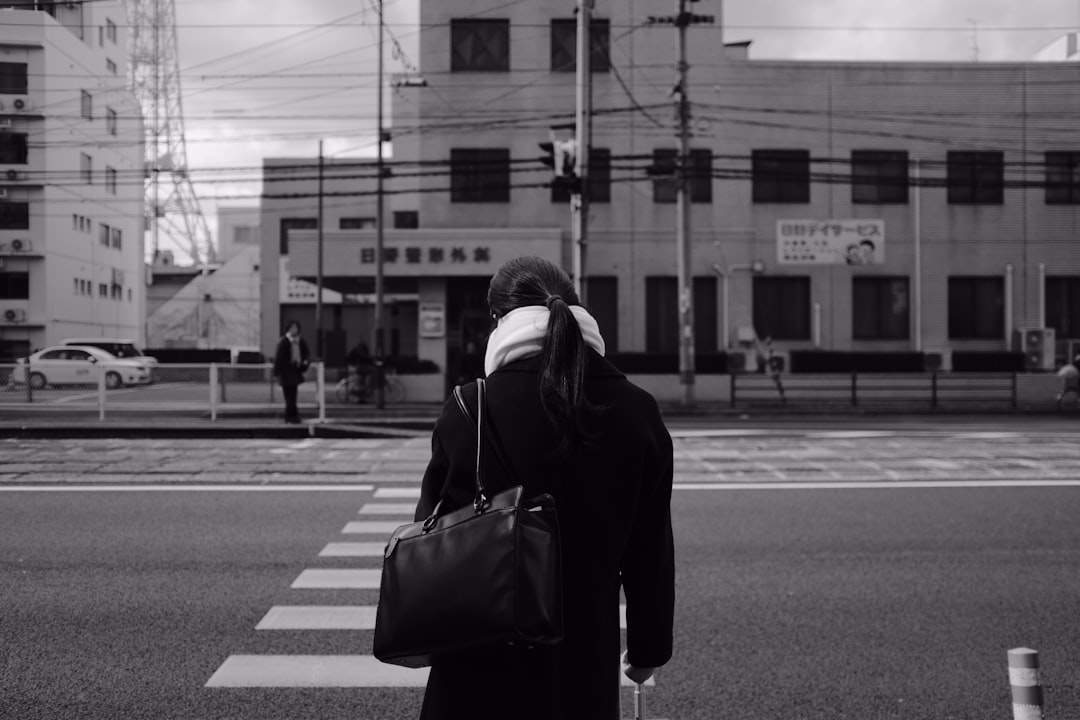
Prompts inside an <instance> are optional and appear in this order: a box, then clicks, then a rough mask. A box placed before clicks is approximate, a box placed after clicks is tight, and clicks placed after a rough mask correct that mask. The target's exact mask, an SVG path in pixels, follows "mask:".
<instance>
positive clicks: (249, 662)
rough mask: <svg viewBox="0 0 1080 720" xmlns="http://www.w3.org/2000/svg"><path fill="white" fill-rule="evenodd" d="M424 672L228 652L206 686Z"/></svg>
mask: <svg viewBox="0 0 1080 720" xmlns="http://www.w3.org/2000/svg"><path fill="white" fill-rule="evenodd" d="M428 672H429V669H428V668H416V669H412V668H403V667H399V666H397V665H387V664H386V663H383V662H380V661H379V660H377V659H376V658H375V657H374V656H372V655H231V656H229V657H228V658H226V659H225V662H223V663H222V664H221V667H219V668H218V669H217V672H215V673H214V674H213V675H212V676H211V677H210V679H209V680H207V681H206V687H233V688H238V687H245V688H275V687H324V688H329V687H339V688H358V687H424V686H425V685H427V678H428ZM619 677H620V678H621V680H622V684H623V686H624V687H632V686H633V684H634V683H632V682H631V681H630V680H629V679H627V677H626V676H625V675H623V674H622V673H619ZM645 684H646V685H650V686H655V685H656V681H655V679H654V678H649V681H648V682H646V683H645Z"/></svg>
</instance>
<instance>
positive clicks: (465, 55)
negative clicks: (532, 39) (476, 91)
mask: <svg viewBox="0 0 1080 720" xmlns="http://www.w3.org/2000/svg"><path fill="white" fill-rule="evenodd" d="M450 45H451V47H450V70H451V71H452V72H506V71H508V70H510V21H509V20H491V19H476V18H473V19H469V20H451V21H450Z"/></svg>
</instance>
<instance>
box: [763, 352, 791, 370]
mask: <svg viewBox="0 0 1080 720" xmlns="http://www.w3.org/2000/svg"><path fill="white" fill-rule="evenodd" d="M768 362H769V367H767V368H766V369H765V372H767V373H789V372H791V353H789V352H788V351H787V350H773V351H772V356H771V357H769V360H768Z"/></svg>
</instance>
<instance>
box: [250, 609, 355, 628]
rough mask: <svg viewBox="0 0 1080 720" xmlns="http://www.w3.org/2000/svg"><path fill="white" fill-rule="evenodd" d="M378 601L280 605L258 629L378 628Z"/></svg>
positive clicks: (265, 616)
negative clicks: (367, 603)
mask: <svg viewBox="0 0 1080 720" xmlns="http://www.w3.org/2000/svg"><path fill="white" fill-rule="evenodd" d="M375 612H376V607H375V606H374V605H342V606H327V605H285V606H282V605H277V606H275V607H272V608H270V610H269V611H268V612H267V613H266V615H264V616H263V619H262V620H260V621H259V624H258V625H256V626H255V629H256V630H374V629H375Z"/></svg>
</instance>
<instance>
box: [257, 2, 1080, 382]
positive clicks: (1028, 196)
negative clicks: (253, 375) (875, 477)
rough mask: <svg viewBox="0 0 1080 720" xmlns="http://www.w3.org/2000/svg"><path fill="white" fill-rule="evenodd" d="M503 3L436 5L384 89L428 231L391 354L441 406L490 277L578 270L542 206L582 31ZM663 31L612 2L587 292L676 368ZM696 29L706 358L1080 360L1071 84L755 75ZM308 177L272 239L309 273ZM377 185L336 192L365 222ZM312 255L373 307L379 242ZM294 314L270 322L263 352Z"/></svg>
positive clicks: (641, 349)
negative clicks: (762, 347)
mask: <svg viewBox="0 0 1080 720" xmlns="http://www.w3.org/2000/svg"><path fill="white" fill-rule="evenodd" d="M490 5H491V7H492V9H491V10H490V11H484V10H482V9H478V8H477V6H476V3H473V2H469V3H466V2H464V0H453V1H450V2H438V3H434V2H421V4H420V26H421V27H422V28H423V31H422V32H423V47H424V53H423V55H422V58H421V67H420V72H421V74H422V75H423V78H424V80H425V81H426V83H427V86H426V87H402V88H397V89H396V90H395V93H394V102H393V110H392V120H391V121H388V123H387V125H388V126H390V128H389V129H390V132H391V134H392V136H393V143H394V161H393V163H392V175H391V176H390V177H389V178H388V180H387V190H388V191H389V192H388V194H387V196H386V197H387V208H388V218H391V217H396V214H397V213H410V214H412V215H411V217H412V218H413V219H415V220H416V225H417V228H416V229H391V230H388V231H387V233H386V253H387V254H386V255H384V268H385V271H386V273H387V275H388V281H387V284H388V288H390V287H391V285H392V286H393V289H392V290H388V291H389V292H391V293H393V294H394V295H396V296H397V297H396V299H397V302H396V308H397V315H396V320H395V321H394V322H395V323H396V327H397V328H398V329H399V331H400V334H401V339H400V347H401V349H402V351H403V352H411V351H412V350H413V348H414V347H415V352H416V354H418V355H419V356H420V357H422V358H426V359H430V360H433V361H435V362H436V363H437V364H438V365H439V366H440V368H443V369H444V372H445V377H446V380H447V383H448V384H449V383H451V382H454V381H456V380H457V379H458V378H461V377H465V378H468V377H471V376H472V375H473V374H475V371H476V361H477V359H478V357H477V355H476V353H478V352H482V351H483V341H484V340H485V338H486V333H487V331H488V327H489V325H488V323H489V319H488V316H487V312H486V307H485V304H484V294H485V290H486V285H487V281H488V279H489V278H490V275H491V273H492V272H493V271H494V270H495V269H496V268H497V267H498V266H499V265H500V264H501V262H502V261H504V260H505V259H507V258H509V257H512V256H516V255H522V254H536V255H541V256H544V257H548V258H550V259H553V260H556V261H558V262H560V263H561V264H562V265H563V266H564V267H566V268H568V269H569V268H570V267H571V266H572V265H571V256H572V247H571V241H570V237H571V228H570V213H569V208H568V204H567V197H566V195H565V193H561V192H560V191H559V190H557V189H551V188H550V187H547V186H546V183H547V181H549V180H550V170H547V169H546V168H544V167H543V166H542V165H541V164H540V162H538V160H537V158H538V156H539V155H540V154H541V153H540V150H539V149H538V147H537V144H538V142H541V141H545V140H547V139H548V136H549V132H550V130H551V127H552V126H558V125H561V124H565V123H572V121H573V113H574V107H575V102H574V85H575V79H574V73H573V72H572V70H573V59H574V52H573V42H572V40H573V29H574V27H573V26H574V22H573V16H572V13H571V12H570V11H568V10H567V11H560V10H553V9H552V8H551V7H548V6H546V5H542V4H534V5H528V6H520V5H519V6H514V7H513V8H507V7H505V6H503V5H498V4H496V3H491V4H490ZM695 8H696V9H697V10H698V11H699V12H700V11H701V6H695ZM670 11H671V9H670V3H668V2H660V1H659V0H657V1H653V0H648V1H646V2H635V3H633V4H632V5H628V4H626V3H615V2H604V1H601V2H598V3H597V9H596V17H595V21H594V22H595V24H594V29H593V34H592V42H593V55H592V57H593V59H594V62H593V80H594V88H593V124H592V129H593V136H592V146H593V154H592V156H591V173H592V179H591V182H590V187H591V193H592V205H591V212H590V216H589V218H590V230H589V240H588V244H587V246H586V247H585V248H584V252H583V258H584V259H583V272H582V276H583V287H584V295H585V302H586V304H587V305H588V306H590V308H591V310H592V312H593V314H594V315H595V316H596V317H597V319H598V320H599V322H600V326H601V330H602V332H603V334H604V336H605V338H606V339H607V342H608V346H609V348H610V349H611V350H613V351H618V352H635V353H652V354H664V355H672V356H674V355H676V354H677V352H678V327H679V323H678V305H679V301H678V298H677V283H676V274H677V257H676V244H675V227H676V205H675V202H674V200H675V192H674V186H673V182H672V180H671V177H670V176H665V175H663V174H660V175H658V174H657V173H656V170H661V171H665V170H667V171H670V169H671V167H672V165H673V162H674V157H675V153H676V147H677V141H676V134H675V133H676V122H675V120H674V112H673V110H674V107H673V101H672V97H671V96H672V91H673V87H674V85H675V80H676V79H677V75H676V73H675V61H676V34H677V31H676V30H675V29H674V28H673V27H672V26H671V25H670V24H665V22H666V20H667V19H668V16H669V15H670ZM709 11H710V12H716V13H717V15H716V20H717V21H716V22H714V23H712V24H709V23H702V24H695V25H692V26H690V27H689V28H688V31H687V32H688V36H689V44H688V58H689V62H690V66H691V67H690V70H689V82H688V86H687V88H686V90H687V93H688V97H689V100H690V103H691V113H692V120H691V124H690V130H691V132H692V135H693V137H692V142H691V146H692V149H691V155H690V158H689V160H690V168H689V173H690V175H691V179H690V196H691V207H690V228H691V232H690V237H691V247H692V250H691V266H690V270H691V275H692V276H693V286H694V291H693V306H694V333H695V346H696V351H697V353H698V354H699V356H707V355H710V354H717V353H721V352H725V351H730V352H731V353H733V354H735V355H740V356H742V362H743V363H745V362H746V358H745V355H744V350H745V349H746V348H752V347H753V346H754V343H755V340H760V339H764V338H771V340H772V342H773V346H774V347H775V348H776V349H777V350H778V351H779V352H781V353H786V352H795V351H800V352H802V353H806V352H813V351H817V352H820V353H823V354H824V353H825V351H832V352H833V353H875V354H882V353H884V354H904V353H907V354H917V353H927V354H928V358H927V361H928V362H929V363H931V364H933V365H938V366H944V367H948V366H949V358H950V357H951V356H953V355H954V354H955V353H967V354H972V353H974V354H978V353H984V354H989V353H1003V352H1006V351H1010V350H1012V349H1013V348H1014V347H1015V348H1016V349H1018V350H1023V351H1025V352H1026V351H1029V350H1031V351H1032V352H1030V353H1028V355H1029V358H1028V360H1027V362H1028V367H1029V369H1032V370H1049V369H1052V368H1053V367H1054V366H1055V364H1056V363H1057V362H1059V361H1060V359H1061V357H1062V356H1063V355H1064V354H1065V353H1066V352H1067V351H1068V346H1067V343H1068V342H1069V341H1075V340H1076V339H1078V338H1080V249H1078V237H1077V230H1078V228H1080V132H1078V131H1077V128H1076V126H1075V123H1074V122H1073V119H1074V118H1075V117H1077V116H1078V114H1080V82H1078V80H1080V78H1078V76H1077V66H1076V65H1075V64H1067V63H1054V64H1049V63H851V62H793V61H785V62H778V61H756V60H753V59H751V58H750V49H749V43H745V42H743V43H733V44H725V43H724V42H723V30H722V28H721V27H720V25H719V22H718V18H719V17H720V16H721V13H720V12H719V11H720V8H719V4H718V3H716V2H714V3H710V4H709ZM631 13H633V14H631ZM556 132H557V133H562V132H564V131H562V130H557V131H556ZM294 164H306V165H307V166H308V172H307V173H306V174H298V175H296V176H295V177H294V178H293V179H292V181H291V182H290V183H288V190H287V191H285V192H283V193H282V194H281V195H282V199H281V200H280V202H286V197H287V198H290V200H289V201H290V202H292V203H293V205H292V209H293V210H294V211H295V213H296V214H295V215H294V216H293V217H294V219H292V220H290V221H289V223H287V224H288V225H289V226H290V227H291V228H294V229H291V230H289V232H288V240H287V242H285V241H283V240H282V239H281V238H282V237H283V234H282V233H281V232H280V231H277V230H276V227H277V225H275V223H277V224H278V225H280V227H284V226H285V225H286V223H285V221H284V220H283V219H282V218H281V216H280V215H274V216H270V215H268V210H267V209H266V208H264V216H263V217H264V221H263V236H264V244H263V249H264V258H267V252H268V251H269V252H270V253H274V254H278V257H280V258H282V260H281V261H280V262H281V264H280V266H279V267H281V268H282V269H283V270H285V271H287V272H288V273H290V274H292V275H293V276H299V277H303V278H305V279H310V278H311V277H313V275H314V274H315V268H316V263H315V258H316V248H317V245H318V238H317V233H316V232H315V231H314V230H313V229H311V228H313V227H314V225H313V224H312V223H313V220H312V218H314V217H315V215H314V214H313V210H314V207H315V204H316V199H317V196H318V192H317V190H316V185H315V179H314V176H313V175H312V173H311V171H310V168H311V167H312V165H313V161H310V160H309V161H306V163H294ZM271 170H272V168H269V167H268V169H267V177H268V178H272V177H273V173H272V172H271ZM650 170H652V172H649V171H650ZM373 177H374V173H373V172H372V171H371V169H370V167H369V168H367V169H366V170H364V171H363V172H357V173H354V174H353V175H352V176H351V177H350V179H349V180H348V182H350V183H352V184H351V190H347V191H343V190H342V187H343V186H342V185H341V184H340V183H339V184H338V185H335V190H336V191H337V192H338V193H341V192H348V193H352V194H353V197H354V199H355V200H356V201H357V202H363V203H365V204H367V205H366V206H367V207H370V201H371V193H372V192H373V189H374V179H373ZM341 182H342V183H344V182H346V181H345V180H344V179H343V180H342V181H341ZM275 192H276V191H275ZM391 213H393V214H391ZM365 214H368V215H371V214H373V213H372V212H371V211H370V210H367V211H365ZM301 216H303V217H306V220H304V221H303V222H307V223H308V225H307V227H308V229H299V228H303V227H304V225H303V224H302V221H301V220H300V219H299V218H300V217H301ZM390 226H391V225H389V224H388V227H390ZM322 242H323V248H324V278H325V282H326V284H327V285H331V283H344V282H349V283H353V284H354V285H357V286H361V287H365V288H370V287H371V281H372V276H373V272H374V267H375V265H374V232H373V231H371V230H364V229H360V230H348V231H344V230H339V229H337V228H336V227H334V226H332V225H330V224H329V223H327V224H326V225H325V226H324V233H323V240H322ZM286 250H287V253H286V252H285V251H286ZM267 265H273V263H272V262H271V261H270V260H269V258H267ZM275 267H278V266H277V265H275ZM263 282H264V289H265V288H266V287H267V282H268V280H267V278H266V277H265V276H264V281H263ZM284 314H285V312H284V310H282V309H279V308H273V307H271V306H270V305H269V304H264V338H263V344H264V347H265V346H266V344H267V335H266V327H265V326H266V325H270V326H274V325H277V324H279V323H280V321H282V320H284ZM1045 328H1050V329H1051V330H1050V331H1047V330H1045ZM414 329H415V335H414V336H413V337H407V336H408V335H409V334H410V333H411V332H412V331H413V330H414ZM1019 330H1025V331H1028V332H1024V333H1019V334H1018V333H1017V331H1019ZM1051 338H1053V340H1055V341H1056V342H1051ZM1044 345H1046V346H1047V348H1048V349H1046V350H1044V349H1043V346H1044ZM1055 355H1056V357H1055ZM736 365H738V363H736Z"/></svg>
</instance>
